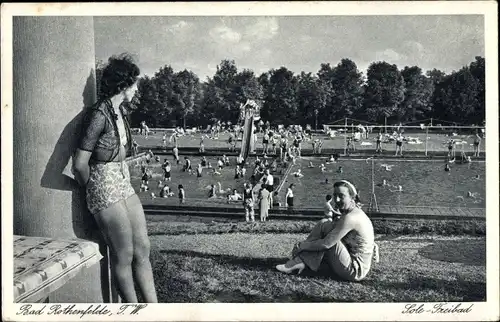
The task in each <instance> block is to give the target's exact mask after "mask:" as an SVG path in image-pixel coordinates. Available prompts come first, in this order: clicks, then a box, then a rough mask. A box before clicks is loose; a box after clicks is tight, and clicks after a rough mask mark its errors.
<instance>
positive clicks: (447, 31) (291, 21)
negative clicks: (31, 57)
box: [94, 15, 484, 80]
mask: <svg viewBox="0 0 500 322" xmlns="http://www.w3.org/2000/svg"><path fill="white" fill-rule="evenodd" d="M94 24H95V41H96V56H97V58H98V59H102V60H106V59H107V58H108V57H109V56H110V55H112V54H116V53H121V52H129V53H131V54H132V55H134V56H135V57H136V59H137V62H138V64H139V67H140V68H141V72H142V73H143V74H148V75H153V74H154V73H155V72H156V71H158V70H159V69H160V67H162V66H165V65H171V66H172V68H173V69H174V71H180V70H183V69H188V70H192V71H193V72H195V73H196V74H197V75H198V76H199V77H200V79H201V80H205V78H206V77H207V76H212V75H213V74H214V72H215V70H216V66H217V65H218V64H219V63H220V61H221V60H222V59H233V60H235V61H236V66H237V67H238V69H239V70H241V69H243V68H249V69H252V70H253V71H254V72H255V73H256V74H257V75H259V74H260V73H262V72H265V71H268V70H269V69H271V68H279V67H281V66H285V67H287V68H289V69H290V70H292V71H293V72H295V73H300V72H301V71H305V72H313V73H316V72H317V71H318V70H319V67H320V64H321V63H330V64H331V65H337V64H338V63H339V61H340V60H341V59H342V58H350V59H352V60H353V61H354V62H355V63H356V65H357V66H358V68H359V70H360V71H362V72H364V73H365V72H366V68H367V67H368V65H369V64H370V63H372V62H374V61H380V60H384V61H387V62H389V63H392V64H396V65H398V67H399V68H400V69H402V68H404V67H405V66H414V65H417V66H419V67H421V68H422V69H424V70H428V69H432V68H437V69H440V70H443V71H445V72H447V73H449V72H451V71H453V70H458V69H460V68H461V67H462V66H464V65H467V64H469V63H470V62H471V61H473V60H474V57H475V56H483V57H484V19H483V17H482V16H479V15H461V16H458V15H456V16H451V15H449V16H307V17H306V16H304V17H297V16H295V17H283V16H279V17H277V16H273V17H265V16H259V17H257V16H254V17H172V16H170V17H95V22H94Z"/></svg>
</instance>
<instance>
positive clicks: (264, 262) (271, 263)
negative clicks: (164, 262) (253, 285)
mask: <svg viewBox="0 0 500 322" xmlns="http://www.w3.org/2000/svg"><path fill="white" fill-rule="evenodd" d="M159 253H161V254H174V255H181V256H189V257H198V258H208V259H213V260H215V261H216V262H221V263H224V264H227V265H236V266H241V267H244V268H252V269H254V270H258V271H267V270H270V269H273V270H274V269H275V266H276V265H278V264H283V263H285V262H286V261H287V260H288V258H249V257H238V256H233V255H214V254H206V253H201V252H196V251H191V250H160V251H159Z"/></svg>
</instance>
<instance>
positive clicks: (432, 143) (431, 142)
mask: <svg viewBox="0 0 500 322" xmlns="http://www.w3.org/2000/svg"><path fill="white" fill-rule="evenodd" d="M406 135H407V136H409V137H412V138H418V139H419V140H420V141H421V142H422V143H420V144H409V143H404V144H403V153H406V154H409V155H411V153H412V152H423V151H425V140H426V134H425V132H421V133H420V132H417V133H408V134H406ZM162 136H163V133H162V132H157V133H155V134H152V135H150V136H149V137H148V138H147V139H146V138H145V137H144V136H141V135H134V139H135V140H136V141H137V143H138V144H139V146H141V147H143V148H147V147H157V146H163V142H162ZM200 137H201V134H199V133H198V134H192V135H186V136H182V137H180V138H179V139H178V146H179V147H180V148H183V147H195V148H199V146H200ZM376 137H377V134H373V133H372V134H370V135H369V137H368V139H362V140H361V141H359V142H356V143H355V146H356V150H357V151H366V150H374V149H375V146H376ZM427 137H428V142H427V150H428V151H429V152H441V153H442V152H446V153H447V151H448V150H447V146H446V144H445V143H446V142H447V141H448V140H449V139H450V138H453V139H455V141H456V142H459V143H460V144H457V145H456V151H457V153H458V154H460V151H462V149H463V151H464V152H466V153H467V154H469V155H471V154H472V152H473V142H474V138H473V137H472V136H471V135H470V134H464V135H458V136H454V137H449V136H447V135H445V134H436V133H432V134H429V135H428V136H427ZM167 138H169V134H167ZM228 138H229V134H228V133H222V134H221V135H220V136H219V138H218V139H206V138H205V140H204V145H205V148H206V149H210V148H228V147H229V145H228V144H227V139H228ZM313 138H319V139H323V149H324V150H327V149H344V147H345V138H344V136H343V134H340V135H339V136H336V137H333V138H330V137H327V136H326V135H324V134H315V135H313ZM288 140H289V142H291V141H292V140H293V139H292V138H289V139H288ZM167 143H168V145H167V146H168V147H172V144H171V143H169V142H168V140H167ZM484 147H485V139H483V140H482V142H481V147H480V148H481V150H482V151H481V155H483V156H484ZM236 148H237V149H239V148H241V141H238V142H237V145H236ZM256 148H257V149H261V148H262V133H259V134H258V135H257V147H256ZM302 148H303V149H309V150H312V142H304V143H303V144H302ZM382 149H383V150H384V151H385V153H387V154H390V155H392V154H394V152H395V151H396V143H395V142H391V143H383V144H382Z"/></svg>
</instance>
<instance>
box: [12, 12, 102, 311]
mask: <svg viewBox="0 0 500 322" xmlns="http://www.w3.org/2000/svg"><path fill="white" fill-rule="evenodd" d="M13 56H14V57H13V76H14V83H13V89H14V91H13V94H14V97H13V98H14V109H13V110H14V112H13V118H14V123H13V125H14V155H13V157H14V169H13V171H14V173H13V174H14V234H18V235H27V236H42V237H61V238H64V237H78V238H83V239H88V240H93V241H98V234H96V231H97V227H96V224H95V221H94V219H93V218H92V216H91V215H90V214H89V213H88V211H87V209H86V204H85V199H84V198H85V197H84V191H83V190H82V189H81V188H80V187H78V186H77V185H75V182H74V181H73V179H71V178H70V177H71V172H70V171H68V169H69V168H70V166H71V155H72V153H73V151H74V149H75V148H76V144H77V140H78V137H79V131H80V125H81V119H82V118H81V117H82V111H83V109H84V107H85V106H89V105H90V104H92V103H93V102H94V100H95V92H96V90H95V77H94V67H95V50H94V23H93V18H92V17H14V19H13ZM68 165H69V166H68ZM102 254H103V255H104V254H105V251H103V252H102ZM102 262H103V263H104V264H105V263H106V261H105V260H104V261H102ZM101 266H104V265H99V264H97V265H94V266H93V267H91V268H87V269H84V270H83V271H82V273H81V274H79V275H78V276H77V277H76V278H74V279H73V280H71V281H70V282H69V283H68V284H66V285H65V286H64V287H62V288H61V289H59V290H58V291H56V292H55V293H54V294H53V296H51V298H50V301H51V302H80V303H82V302H83V303H85V302H102V301H103V296H104V300H106V297H107V293H106V291H104V292H103V289H105V288H106V287H104V288H103V285H104V286H106V284H105V283H102V282H101V281H105V280H107V278H106V274H107V272H106V269H101ZM104 267H105V266H104ZM104 267H103V268H104Z"/></svg>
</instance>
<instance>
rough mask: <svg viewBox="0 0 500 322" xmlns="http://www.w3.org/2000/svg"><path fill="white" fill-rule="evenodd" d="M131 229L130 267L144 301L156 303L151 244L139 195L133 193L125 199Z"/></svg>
mask: <svg viewBox="0 0 500 322" xmlns="http://www.w3.org/2000/svg"><path fill="white" fill-rule="evenodd" d="M125 203H126V205H127V210H128V218H129V220H130V223H131V226H132V231H133V245H134V254H133V262H132V268H133V273H134V277H135V280H136V281H137V284H138V286H139V289H140V291H141V294H142V296H143V298H144V301H145V302H146V303H158V299H157V297H156V290H155V285H154V278H153V269H152V268H151V262H150V260H149V253H150V248H151V244H150V242H149V237H148V230H147V225H146V217H145V215H144V210H143V208H142V204H141V201H140V200H139V197H138V196H137V195H136V194H134V195H133V196H131V197H130V198H128V199H127V200H126V201H125Z"/></svg>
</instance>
